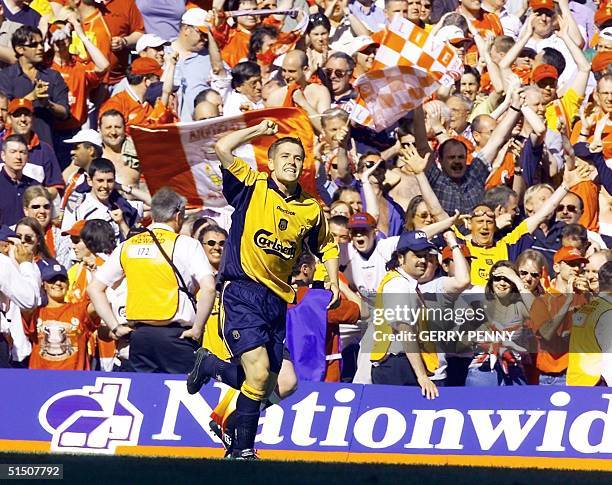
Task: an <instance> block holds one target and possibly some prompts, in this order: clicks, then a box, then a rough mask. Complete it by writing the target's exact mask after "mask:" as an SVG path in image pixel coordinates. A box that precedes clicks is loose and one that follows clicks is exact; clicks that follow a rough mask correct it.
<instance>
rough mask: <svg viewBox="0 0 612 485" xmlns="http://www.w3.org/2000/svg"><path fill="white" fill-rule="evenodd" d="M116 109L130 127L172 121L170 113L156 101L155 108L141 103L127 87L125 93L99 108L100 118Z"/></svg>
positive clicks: (113, 97) (172, 117) (117, 95)
mask: <svg viewBox="0 0 612 485" xmlns="http://www.w3.org/2000/svg"><path fill="white" fill-rule="evenodd" d="M111 109H116V110H117V111H119V112H120V113H121V114H122V115H123V118H124V119H125V120H126V124H127V125H128V126H131V125H153V124H159V123H171V122H172V121H174V116H173V115H172V111H171V110H170V109H169V108H167V107H166V106H164V105H163V104H162V103H161V101H160V100H159V99H158V100H157V102H156V103H155V106H151V105H150V104H149V103H147V102H144V103H141V102H140V101H139V100H138V99H137V98H136V97H135V96H134V95H133V94H132V91H131V89H130V88H129V87H128V89H126V90H125V91H121V92H120V93H117V94H115V95H114V96H112V97H111V98H110V99H108V100H107V101H106V102H105V103H104V104H103V105H102V108H100V116H102V115H103V114H104V113H105V112H106V111H109V110H111Z"/></svg>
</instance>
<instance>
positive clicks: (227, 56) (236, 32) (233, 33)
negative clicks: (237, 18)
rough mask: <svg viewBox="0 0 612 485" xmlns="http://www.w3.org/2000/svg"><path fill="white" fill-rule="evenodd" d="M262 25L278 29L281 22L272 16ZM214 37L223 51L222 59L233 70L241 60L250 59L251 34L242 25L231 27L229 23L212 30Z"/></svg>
mask: <svg viewBox="0 0 612 485" xmlns="http://www.w3.org/2000/svg"><path fill="white" fill-rule="evenodd" d="M262 25H270V26H272V27H277V28H278V26H279V21H278V20H276V19H275V18H274V17H272V16H270V17H266V18H265V19H264V20H263V22H262ZM212 35H213V37H214V38H215V40H216V41H217V44H218V45H219V49H221V57H222V58H223V60H224V61H225V62H226V63H227V65H228V66H230V67H231V68H232V69H233V68H234V66H236V64H238V63H239V62H240V61H241V60H243V59H246V58H247V57H249V41H250V40H251V32H250V31H248V30H246V29H245V28H243V27H241V26H240V25H237V26H236V27H230V26H229V25H228V24H227V23H223V24H221V25H219V26H218V27H215V28H213V29H212Z"/></svg>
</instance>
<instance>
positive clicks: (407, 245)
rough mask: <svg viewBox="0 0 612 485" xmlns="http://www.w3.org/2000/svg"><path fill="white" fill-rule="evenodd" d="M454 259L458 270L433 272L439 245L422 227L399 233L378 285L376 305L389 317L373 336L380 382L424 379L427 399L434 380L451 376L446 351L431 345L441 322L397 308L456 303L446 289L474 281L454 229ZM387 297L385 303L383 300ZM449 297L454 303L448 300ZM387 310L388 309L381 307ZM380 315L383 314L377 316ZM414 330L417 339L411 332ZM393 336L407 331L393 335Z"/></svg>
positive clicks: (450, 237) (449, 238) (455, 290)
mask: <svg viewBox="0 0 612 485" xmlns="http://www.w3.org/2000/svg"><path fill="white" fill-rule="evenodd" d="M444 237H445V239H446V242H447V244H448V246H449V247H450V248H451V251H452V257H453V260H454V269H455V273H454V276H452V277H450V276H445V277H441V278H435V279H434V278H433V276H434V273H435V271H436V268H437V261H438V260H437V251H436V246H435V245H434V244H433V243H431V242H430V241H429V240H428V239H427V234H425V233H424V232H423V231H411V232H407V233H404V234H402V235H401V236H400V239H399V242H398V244H397V251H396V252H395V253H394V257H393V259H392V260H391V261H390V262H389V264H388V267H389V272H388V273H387V274H386V275H385V278H384V280H383V283H382V284H381V286H380V287H379V290H378V291H379V296H378V299H377V306H376V311H377V312H378V316H379V317H380V315H381V314H382V315H384V322H381V321H376V320H375V321H374V325H373V330H374V332H373V333H372V334H371V336H372V337H371V338H372V353H371V358H372V362H373V368H372V382H373V383H375V384H391V385H419V386H420V387H421V389H422V392H423V395H424V396H426V397H427V398H428V399H433V398H434V397H437V396H438V391H437V388H436V386H435V384H434V383H433V382H432V381H435V382H437V383H438V384H439V385H440V384H441V383H442V382H443V380H444V378H445V377H446V372H445V369H446V361H445V359H444V354H443V353H440V352H439V351H437V350H438V349H436V345H435V344H432V345H429V346H428V342H429V340H430V339H429V338H425V337H422V335H427V336H428V335H432V333H435V334H436V335H437V334H439V332H437V331H434V328H435V327H436V326H439V324H440V322H438V321H434V320H430V318H429V317H426V318H425V319H423V318H422V317H420V316H419V317H418V319H417V320H412V321H410V320H409V319H407V315H410V318H412V317H414V315H415V313H406V312H403V311H399V312H397V313H396V314H395V317H393V316H391V317H390V315H392V314H393V312H394V311H397V309H398V308H399V309H401V310H404V309H408V310H410V309H411V310H418V311H417V314H418V315H420V314H421V311H422V310H427V309H431V308H433V307H434V306H435V307H442V308H443V309H446V308H452V302H447V301H445V296H446V295H457V294H459V293H460V292H462V291H463V290H464V289H465V288H467V287H468V286H469V284H470V274H469V266H468V263H467V261H466V259H465V257H464V256H463V253H462V251H461V248H460V246H459V245H458V243H457V240H456V238H455V235H454V234H453V233H452V231H447V232H446V233H445V234H444ZM381 303H382V304H381ZM447 303H449V304H447ZM381 310H383V311H381ZM378 320H380V318H379V319H378ZM409 335H411V336H412V337H414V338H413V339H410V338H408V336H409ZM392 336H402V337H404V336H406V338H403V339H391V338H390V337H392Z"/></svg>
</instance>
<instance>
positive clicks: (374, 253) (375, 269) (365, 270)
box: [340, 212, 399, 300]
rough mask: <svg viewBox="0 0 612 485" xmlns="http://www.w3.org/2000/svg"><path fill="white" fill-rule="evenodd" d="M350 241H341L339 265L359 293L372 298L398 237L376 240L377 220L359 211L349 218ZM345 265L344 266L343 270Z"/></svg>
mask: <svg viewBox="0 0 612 485" xmlns="http://www.w3.org/2000/svg"><path fill="white" fill-rule="evenodd" d="M348 228H349V231H350V234H351V243H350V244H340V268H341V270H342V271H343V272H344V276H346V278H347V279H348V281H349V283H350V284H352V285H354V286H355V288H357V291H358V292H359V293H360V295H361V296H362V297H363V298H364V299H366V300H368V299H371V298H372V297H373V296H374V295H375V294H376V290H377V289H378V285H380V282H381V281H382V279H383V277H384V276H385V273H386V272H387V270H386V264H387V262H388V261H389V260H390V259H391V255H392V254H393V251H395V247H396V246H397V241H398V240H399V236H394V237H390V238H387V239H380V240H376V219H374V217H373V216H372V215H370V214H368V213H367V212H358V213H356V214H353V215H352V216H351V218H350V219H349V223H348ZM343 268H344V269H343Z"/></svg>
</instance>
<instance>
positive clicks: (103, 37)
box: [81, 11, 115, 83]
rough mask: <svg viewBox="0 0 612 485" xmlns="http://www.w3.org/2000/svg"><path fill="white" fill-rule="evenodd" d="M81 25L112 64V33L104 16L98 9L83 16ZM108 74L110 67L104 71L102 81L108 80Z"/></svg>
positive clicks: (113, 56)
mask: <svg viewBox="0 0 612 485" xmlns="http://www.w3.org/2000/svg"><path fill="white" fill-rule="evenodd" d="M81 25H82V26H83V30H84V31H85V34H86V35H87V37H88V38H89V39H90V40H91V41H92V43H93V44H94V45H95V46H96V47H97V48H98V49H100V50H101V51H102V54H104V57H106V58H107V59H108V61H109V62H110V63H111V66H112V61H111V59H112V58H115V55H114V54H113V51H112V49H111V39H112V37H113V36H112V34H111V31H110V29H109V28H108V25H107V23H106V22H105V21H104V17H103V16H102V14H101V13H100V12H99V11H98V12H96V13H94V14H92V15H90V16H89V17H86V18H84V19H83V20H82V21H81ZM109 75H110V69H109V70H108V71H107V72H106V74H105V76H104V82H105V83H106V82H108V79H109Z"/></svg>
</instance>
